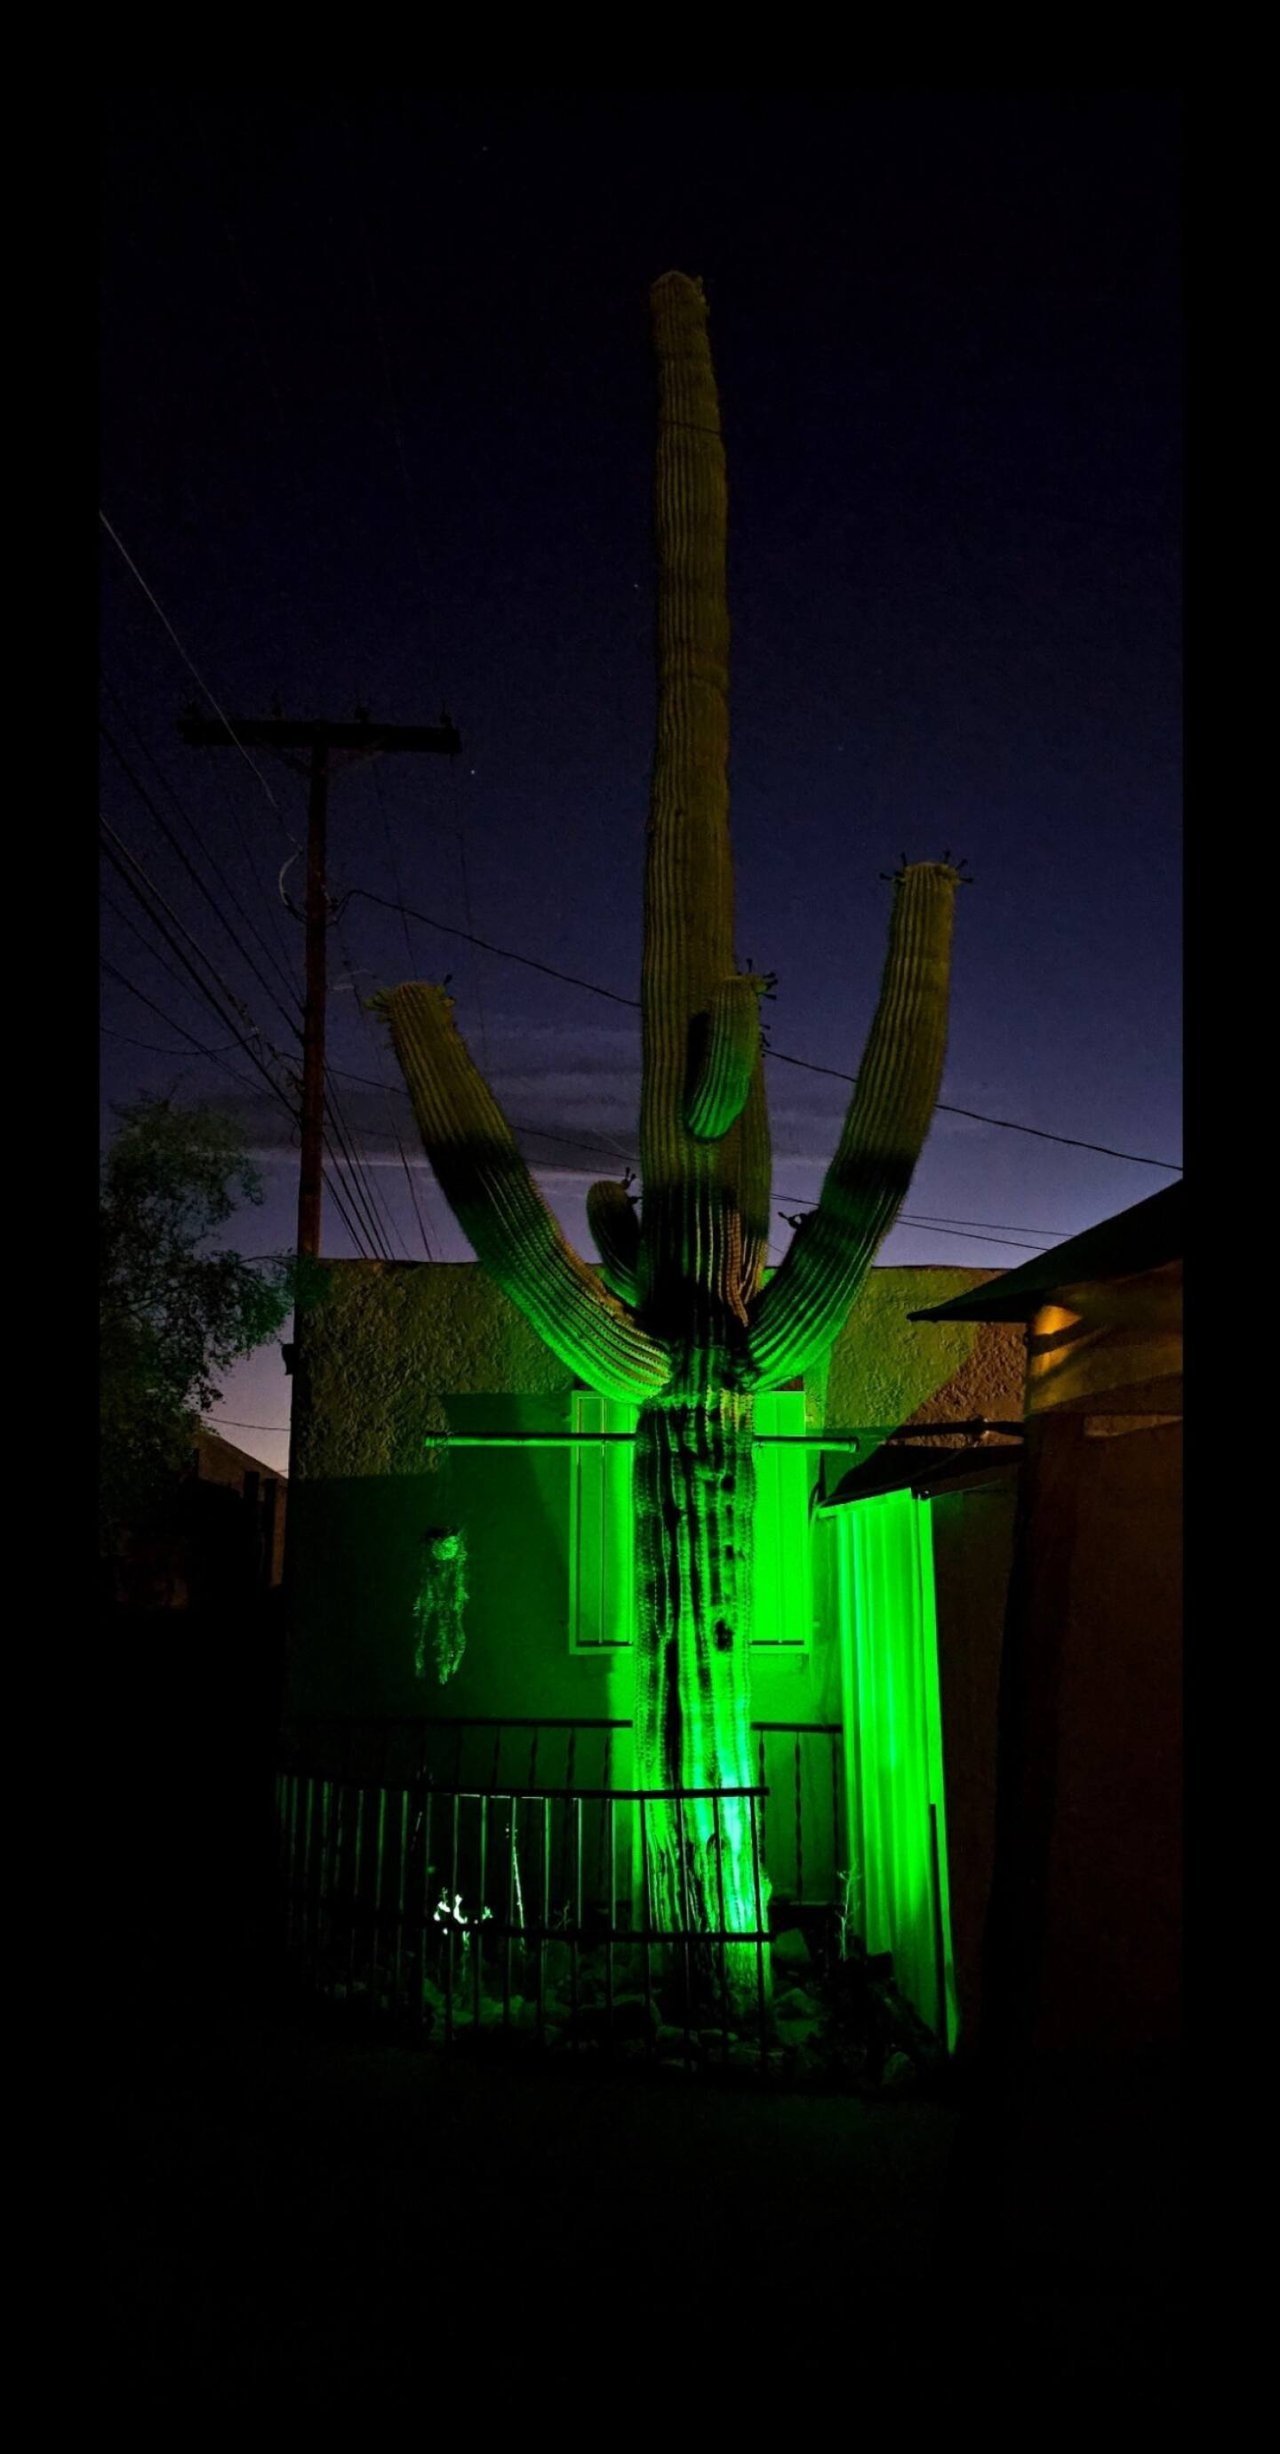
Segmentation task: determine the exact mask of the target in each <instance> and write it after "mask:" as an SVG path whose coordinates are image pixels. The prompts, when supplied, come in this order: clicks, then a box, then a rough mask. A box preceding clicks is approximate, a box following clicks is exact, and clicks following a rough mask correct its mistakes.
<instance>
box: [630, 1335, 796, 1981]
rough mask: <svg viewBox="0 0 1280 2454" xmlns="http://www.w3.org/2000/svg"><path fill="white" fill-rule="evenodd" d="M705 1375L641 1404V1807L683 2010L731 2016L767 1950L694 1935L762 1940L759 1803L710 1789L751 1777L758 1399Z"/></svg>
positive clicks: (649, 1869)
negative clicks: (676, 1392)
mask: <svg viewBox="0 0 1280 2454" xmlns="http://www.w3.org/2000/svg"><path fill="white" fill-rule="evenodd" d="M708 1379H709V1380H710V1386H708V1387H706V1388H704V1389H703V1390H702V1391H701V1392H699V1393H693V1392H690V1393H689V1394H688V1395H686V1396H683V1397H670V1396H665V1395H664V1396H663V1397H661V1398H656V1399H654V1400H652V1401H651V1402H650V1403H649V1404H648V1405H646V1406H644V1407H642V1409H641V1412H640V1420H639V1425H638V1428H637V1434H636V1448H635V1465H634V1477H635V1517H636V1554H637V1562H638V1572H639V1592H638V1595H637V1601H638V1609H637V1613H636V1620H637V1629H636V1643H637V1655H636V1687H635V1706H634V1711H635V1742H636V1769H637V1775H638V1779H639V1783H640V1786H641V1788H642V1789H647V1790H650V1791H654V1792H657V1793H660V1794H659V1795H658V1796H656V1797H655V1798H654V1799H653V1801H652V1803H651V1804H650V1805H649V1806H648V1807H647V1808H646V1814H645V1823H646V1832H645V1839H646V1848H645V1851H644V1857H645V1867H644V1872H645V1879H646V1888H647V1893H648V1899H647V1911H648V1916H649V1919H650V1921H651V1923H652V1924H653V1925H655V1926H657V1927H658V1929H659V1930H660V1931H662V1932H665V1933H667V1934H679V1935H681V1936H682V1938H684V1939H683V1940H682V1941H681V1943H680V1945H679V1947H678V1950H677V1951H676V1953H675V1954H674V1955H673V1957H674V1958H675V1960H676V1963H677V1966H682V1967H683V1968H684V1970H686V1971H687V1972H688V1974H689V1976H690V1977H691V1979H692V1991H693V1997H694V2000H693V2005H692V2007H693V2008H694V2009H696V2010H698V2011H700V2012H701V2013H702V2014H703V2015H704V2016H710V2017H712V2018H714V2016H715V2012H716V2009H717V2006H718V2004H719V2002H720V2001H721V2000H722V1999H724V2000H727V2003H728V2005H729V2007H730V2008H731V2009H732V2008H734V2007H737V2006H738V2005H740V2004H741V2003H742V2001H743V2000H744V1999H745V2000H749V1999H750V1998H751V1996H752V1995H753V1994H754V1992H755V1989H756V1986H757V1981H758V1974H759V1971H760V1970H761V1969H764V1970H765V1971H766V1974H767V1957H766V1956H765V1955H763V1954H758V1953H757V1951H756V1948H755V1945H754V1943H751V1942H743V1943H738V1944H733V1943H730V1944H728V1945H720V1946H713V1945H710V1944H708V1943H705V1942H700V1941H699V1940H697V1939H695V1938H699V1937H705V1936H709V1935H712V1934H719V1935H724V1934H725V1933H726V1932H727V1933H728V1934H730V1935H733V1934H738V1935H743V1936H754V1935H757V1934H758V1933H759V1931H760V1928H761V1925H762V1921H763V1915H764V1910H765V1907H766V1905H767V1898H768V1887H767V1883H766V1880H765V1876H764V1871H763V1868H762V1866H761V1863H760V1853H759V1829H758V1822H757V1814H758V1810H757V1807H756V1804H755V1802H754V1801H753V1800H750V1799H746V1798H742V1797H732V1796H730V1797H725V1796H722V1795H719V1794H717V1793H721V1792H723V1791H726V1790H728V1791H741V1790H746V1789H749V1788H750V1786H751V1782H752V1777H753V1775H752V1760H751V1691H750V1678H749V1663H750V1651H749V1647H750V1641H751V1523H752V1503H753V1497H754V1465H753V1460H752V1450H751V1417H752V1405H751V1400H750V1398H749V1397H745V1396H742V1395H738V1394H734V1393H730V1392H726V1391H725V1390H723V1389H722V1388H717V1387H716V1385H715V1381H714V1378H713V1377H712V1376H711V1375H708ZM673 1790H674V1791H690V1790H692V1791H695V1792H698V1793H701V1794H700V1795H697V1796H694V1797H677V1798H674V1799H673V1798H672V1797H671V1796H670V1795H669V1793H670V1792H671V1791H673ZM661 1793H667V1794H665V1795H663V1794H661ZM708 1793H712V1794H710V1795H709V1794H708ZM689 2007H690V2006H689V2005H688V2004H687V2003H686V2004H685V2005H682V2009H683V2010H684V2011H685V2013H686V2015H687V2011H688V2009H689Z"/></svg>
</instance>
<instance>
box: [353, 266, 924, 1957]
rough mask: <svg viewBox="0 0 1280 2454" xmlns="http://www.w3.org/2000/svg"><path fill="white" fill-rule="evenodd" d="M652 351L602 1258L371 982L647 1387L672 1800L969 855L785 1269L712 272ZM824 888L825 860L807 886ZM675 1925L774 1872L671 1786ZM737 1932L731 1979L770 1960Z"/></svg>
mask: <svg viewBox="0 0 1280 2454" xmlns="http://www.w3.org/2000/svg"><path fill="white" fill-rule="evenodd" d="M650 304H651V309H652V318H653V338H654V347H655V354H656V359H657V373H658V450H657V484H656V514H657V516H656V535H657V549H658V587H657V661H658V716H657V730H656V738H655V745H654V756H653V766H652V783H651V792H650V807H649V826H648V836H647V846H646V862H645V936H644V959H643V964H642V968H641V983H640V985H641V1008H642V1034H643V1074H642V1085H641V1103H640V1162H641V1177H642V1182H643V1192H642V1200H641V1202H640V1203H639V1204H637V1203H636V1202H635V1201H634V1200H633V1199H632V1197H631V1194H630V1191H629V1184H628V1183H626V1182H624V1183H622V1184H611V1185H608V1184H606V1185H598V1186H596V1187H595V1188H594V1189H593V1191H592V1192H591V1194H590V1195H589V1196H588V1203H587V1215H588V1221H589V1224H590V1226H591V1231H592V1234H593V1235H594V1237H595V1239H596V1242H597V1246H598V1249H599V1252H600V1258H601V1265H602V1266H601V1270H600V1271H599V1272H598V1273H597V1272H596V1271H594V1270H591V1269H588V1268H587V1267H586V1265H585V1263H584V1262H583V1261H582V1260H581V1259H580V1258H579V1256H578V1255H577V1254H576V1253H575V1252H574V1251H573V1250H572V1249H571V1247H570V1245H569V1244H568V1242H567V1240H566V1238H565V1237H564V1235H563V1234H562V1232H561V1230H560V1227H559V1225H558V1223H557V1221H556V1219H555V1218H554V1217H553V1215H552V1212H551V1210H550V1209H549V1207H548V1205H547V1203H546V1201H545V1200H544V1198H543V1196H542V1193H541V1191H540V1190H539V1188H538V1186H537V1185H536V1184H535V1182H534V1180H533V1177H532V1176H531V1175H530V1173H529V1169H528V1167H527V1166H526V1163H525V1161H524V1158H523V1156H522V1155H521V1152H520V1150H519V1147H518V1145H517V1142H516V1138H515V1135H514V1134H513V1132H512V1130H511V1127H510V1125H509V1124H508V1122H507V1119H506V1118H505V1116H504V1115H503V1113H502V1111H501V1109H500V1108H499V1106H498V1103H497V1101H496V1100H495V1098H494V1096H493V1093H492V1092H491V1091H490V1089H489V1087H488V1085H487V1083H486V1082H485V1081H484V1080H483V1078H482V1076H481V1075H480V1073H479V1072H478V1070H477V1068H476V1067H475V1065H474V1064H473V1063H472V1061H471V1057H470V1055H469V1054H468V1052H467V1049H466V1048H465V1046H464V1044H463V1041H462V1038H461V1036H460V1034H459V1032H458V1030H457V1027H456V1025H455V1022H454V1019H453V1008H452V1000H451V999H450V998H449V997H448V996H447V994H446V993H445V990H444V989H443V988H442V987H439V986H435V985H432V984H428V983H421V982H420V983H414V984H410V985H406V986H404V987H401V988H397V989H393V990H391V991H389V992H388V993H387V994H386V995H385V996H383V997H382V998H380V999H379V1000H378V1003H379V1004H380V1005H381V1007H382V1009H383V1011H384V1013H385V1015H386V1019H387V1022H388V1024H389V1026H390V1031H391V1037H392V1042H393V1045H394V1047H395V1052H396V1056H397V1058H398V1060H399V1063H400V1065H401V1068H402V1070H403V1072H404V1077H405V1081H406V1084H407V1086H408V1090H409V1093H410V1097H411V1098H412V1101H413V1107H414V1114H415V1116H416V1119H417V1123H418V1128H419V1131H420V1133H421V1135H422V1139H423V1143H424V1146H425V1149H426V1152H427V1156H428V1158H429V1159H430V1161H431V1164H432V1167H433V1169H434V1172H435V1175H436V1178H437V1180H438V1182H439V1184H440V1187H441V1190H442V1191H443V1192H444V1194H445V1196H446V1198H447V1199H448V1201H449V1202H450V1204H451V1206H452V1208H453V1210H454V1213H455V1215H456V1217H457V1219H458V1222H459V1224H460V1226H461V1227H462V1229H463V1232H464V1234H465V1235H466V1236H467V1237H468V1239H469V1241H470V1243H471V1245H472V1248H473V1250H474V1251H475V1253H476V1255H477V1257H478V1259H479V1260H480V1261H481V1262H482V1263H483V1264H484V1266H485V1267H486V1268H487V1269H488V1270H489V1271H490V1272H491V1274H492V1275H493V1277H494V1278H496V1280H497V1282H498V1284H499V1285H500V1286H501V1287H502V1288H503V1289H504V1290H505V1292H506V1294H507V1295H508V1296H509V1297H510V1298H511V1300H512V1302H513V1303H514V1304H516V1305H517V1306H518V1307H519V1309H520V1310H521V1311H522V1312H523V1313H524V1314H525V1316H526V1318H527V1319H528V1320H529V1321H530V1322H532V1324H533V1326H534V1328H535V1329H537V1331H538V1332H539V1334H540V1335H541V1336H542V1338H543V1339H544V1340H545V1342H546V1344H547V1345H548V1346H549V1347H550V1348H551V1350H552V1352H553V1353H554V1354H556V1355H557V1356H559V1357H560V1359H561V1361H562V1362H564V1363H565V1364H567V1365H568V1366H569V1368H570V1370H571V1371H572V1372H573V1373H574V1374H575V1375H576V1376H577V1377H578V1379H580V1380H581V1381H583V1382H584V1383H585V1384H586V1386H587V1388H588V1389H589V1390H593V1391H595V1392H596V1393H597V1394H598V1395H599V1396H601V1397H604V1398H607V1399H612V1400H619V1401H624V1402H628V1403H630V1404H633V1405H636V1406H637V1407H638V1408H639V1413H638V1417H637V1421H636V1437H635V1445H634V1450H633V1452H632V1492H633V1503H634V1513H635V1532H636V1613H635V1641H634V1644H633V1646H632V1648H631V1661H632V1664H633V1667H634V1676H635V1698H634V1711H633V1719H634V1727H635V1749H636V1769H637V1776H638V1780H639V1782H640V1785H641V1786H642V1787H643V1788H644V1789H645V1790H647V1791H650V1792H663V1793H669V1792H672V1791H675V1790H700V1789H701V1790H712V1791H725V1790H739V1789H748V1788H749V1787H750V1786H751V1780H752V1760H751V1741H750V1719H751V1702H750V1634H751V1618H752V1607H753V1591H754V1572H753V1543H754V1540H755V1538H756V1525H755V1513H756V1512H755V1495H756V1489H757V1482H756V1461H755V1452H754V1446H753V1436H752V1435H753V1406H754V1402H755V1399H756V1397H757V1395H758V1394H760V1393H763V1392H765V1391H776V1390H780V1389H781V1388H782V1387H783V1386H784V1385H785V1384H786V1383H787V1382H789V1381H794V1380H795V1379H796V1378H797V1377H798V1376H799V1375H800V1374H801V1373H802V1372H803V1371H804V1370H805V1368H806V1367H807V1366H808V1365H809V1364H811V1363H813V1362H815V1361H816V1360H817V1358H818V1357H819V1356H821V1355H823V1354H824V1353H826V1352H827V1350H828V1349H829V1348H830V1347H831V1346H832V1344H833V1343H834V1341H835V1339H836V1337H837V1336H838V1334H839V1332H840V1330H841V1329H842V1328H843V1326H844V1323H845V1321H846V1320H847V1318H848V1315H849V1312H850V1309H851V1306H852V1305H853V1303H854V1300H855V1298H856V1296H857V1294H858V1291H859V1289H860V1287H861V1285H862V1283H863V1280H864V1279H865V1277H866V1274H867V1271H868V1270H869V1268H870V1266H871V1263H872V1261H873V1259H874V1257H875V1254H876V1252H877V1250H878V1248H879V1246H880V1244H881V1242H882V1241H883V1238H884V1237H885V1236H886V1235H887V1233H888V1231H889V1229H890V1228H891V1227H892V1225H893V1223H894V1220H895V1218H896V1217H897V1214H898V1211H899V1209H900V1207H901V1205H902V1203H903V1201H904V1200H905V1198H906V1194H907V1191H908V1188H909V1186H910V1183H911V1177H912V1172H913V1169H914V1167H915V1162H916V1159H917V1157H918V1155H919V1152H920V1149H921V1147H922V1145H923V1142H924V1138H925V1135H926V1133H927V1132H928V1129H929V1123H930V1119H931V1117H932V1115H933V1110H934V1105H935V1102H936V1099H937V1095H938V1086H939V1083H940V1080H941V1075H942V1062H943V1056H944V1053H945V1048H946V1026H947V1003H948V991H949V971H950V949H951V929H952V918H953V913H954V907H955V897H956V889H957V887H958V885H959V883H960V879H959V872H958V870H957V869H956V868H955V867H954V866H953V865H952V863H951V861H950V859H949V857H947V856H944V857H943V859H942V860H941V861H926V862H921V863H919V864H917V865H915V866H913V867H907V866H906V864H905V863H904V866H903V869H902V871H901V873H900V874H899V875H898V876H897V877H896V878H895V879H894V881H893V898H894V901H893V912H892V918H891V921H890V930H889V950H888V956H887V960H886V964H885V969H884V976H883V980H882V984H881V991H880V999H879V1004H878V1006H877V1009H876V1013H875V1018H874V1020H873V1022H872V1026H871V1033H870V1037H869V1039H868V1041H867V1045H866V1049H865V1051H864V1054H863V1058H862V1063H861V1066H860V1068H859V1071H858V1076H857V1082H856V1087H855V1090H854V1093H853V1098H852V1101H851V1104H850V1108H849V1112H848V1116H847V1118H846V1121H845V1125H844V1129H843V1131H842V1133H841V1136H840V1141H839V1144H838V1147H837V1150H836V1154H835V1157H834V1158H833V1160H832V1162H831V1166H830V1168H829V1169H828V1171H827V1176H826V1180H825V1182H824V1184H823V1188H822V1192H821V1195H820V1198H819V1202H818V1206H817V1208H816V1210H814V1211H813V1212H812V1213H811V1215H810V1216H809V1217H808V1218H807V1219H806V1220H805V1222H804V1225H803V1226H802V1227H801V1228H800V1229H799V1230H798V1232H797V1234H796V1236H795V1238H794V1240H793V1242H792V1244H791V1246H790V1249H789V1251H788V1253H787V1255H786V1258H785V1260H784V1261H783V1262H782V1264H781V1267H780V1268H778V1269H777V1270H776V1271H774V1272H773V1274H772V1276H768V1277H766V1273H765V1264H766V1257H767V1252H768V1228H769V1199H770V1184H771V1163H770V1145H769V1123H768V1112H767V1106H766V1101H765V1091H764V1062H763V1059H764V1049H763V1037H762V1032H761V1027H760V1003H761V999H762V998H763V997H765V996H767V995H768V994H769V992H770V989H771V986H772V982H771V978H770V976H769V975H768V974H761V973H757V972H755V971H754V970H753V968H752V967H751V966H750V965H749V964H748V965H747V966H745V967H744V966H743V965H742V964H741V963H740V962H739V960H738V955H737V948H736V943H735V928H734V894H733V860H732V852H731V848H730V841H729V795H728V750H729V722H728V682H729V662H728V660H729V617H728V599H727V591H726V578H725V525H726V491H725V469H724V450H723V445H722V443H721V439H720V405H719V400H718V397H717V393H716V385H715V376H714V373H713V370H712V364H711V352H710V348H709V345H708V340H707V309H706V300H705V297H704V295H703V291H702V286H701V283H699V282H697V281H693V280H690V279H689V278H688V277H687V276H686V275H685V274H683V273H668V274H666V275H664V277H663V278H662V279H661V280H660V281H658V282H656V283H655V284H654V286H653V289H652V292H651V294H650ZM814 883H815V891H816V890H817V889H818V886H819V882H818V881H815V882H814ZM651 1837H652V1847H651V1852H650V1860H651V1863H650V1875H651V1885H652V1899H651V1905H652V1907H653V1909H654V1911H655V1912H656V1914H657V1916H658V1917H659V1919H661V1920H662V1921H663V1923H664V1924H668V1925H670V1926H679V1927H681V1928H688V1927H690V1926H692V1927H694V1928H695V1929H698V1930H702V1929H704V1928H715V1927H720V1926H723V1924H724V1922H725V1920H726V1918H727V1921H728V1923H729V1925H730V1926H731V1928H736V1929H738V1930H739V1931H741V1932H743V1933H753V1932H758V1931H759V1929H760V1927H761V1925H762V1922H763V1912H764V1910H765V1908H766V1907H767V1896H768V1886H767V1882H764V1881H763V1879H762V1878H761V1876H760V1873H759V1867H758V1859H757V1858H756V1855H755V1852H754V1850H753V1848H752V1847H751V1839H752V1835H751V1831H750V1818H749V1812H748V1809H747V1808H746V1806H745V1805H744V1804H743V1803H742V1802H741V1801H737V1802H735V1801H731V1800H729V1799H724V1800H722V1801H719V1802H711V1801H707V1800H701V1801H697V1802H694V1801H692V1800H691V1801H689V1802H688V1803H687V1804H685V1803H684V1802H680V1801H672V1802H670V1803H664V1804H659V1803H658V1802H657V1801H656V1800H655V1804H654V1812H653V1817H652V1824H651ZM756 1965H757V1963H756V1954H755V1952H754V1950H753V1949H752V1948H750V1947H749V1946H747V1945H745V1944H744V1945H743V1946H742V1948H741V1951H740V1952H739V1953H738V1954H737V1955H736V1965H735V1967H734V1968H732V1969H731V1971H730V1981H731V1986H732V1987H733V1988H734V1990H736V1989H737V1986H738V1985H739V1983H740V1984H741V1986H742V1988H743V1989H744V1990H749V1989H750V1988H751V1987H753V1986H754V1984H755V1982H756Z"/></svg>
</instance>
